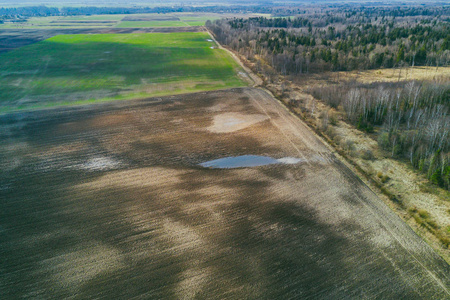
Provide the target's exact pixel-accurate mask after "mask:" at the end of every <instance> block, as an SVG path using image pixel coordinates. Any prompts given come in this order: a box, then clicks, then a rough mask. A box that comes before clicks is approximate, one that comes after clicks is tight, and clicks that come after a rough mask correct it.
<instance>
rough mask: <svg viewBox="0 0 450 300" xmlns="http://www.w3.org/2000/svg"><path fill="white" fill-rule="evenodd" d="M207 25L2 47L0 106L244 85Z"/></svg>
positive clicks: (23, 106)
mask: <svg viewBox="0 0 450 300" xmlns="http://www.w3.org/2000/svg"><path fill="white" fill-rule="evenodd" d="M207 39H209V35H208V34H207V33H204V32H194V33H192V32H188V33H167V34H164V33H149V34H88V35H84V34H77V35H59V36H55V37H53V38H50V39H47V40H45V41H42V42H39V43H36V44H32V45H28V46H25V47H22V48H19V49H16V50H13V51H11V52H8V53H5V54H2V55H0V101H1V102H0V103H1V110H2V111H8V110H14V109H27V108H35V107H46V106H55V105H65V104H75V103H91V102H97V101H109V100H120V99H132V98H143V97H148V96H155V95H166V94H178V93H184V92H193V91H201V90H213V89H219V88H228V87H238V86H244V85H246V83H245V81H244V80H243V79H241V78H240V77H239V76H238V72H240V71H241V69H240V67H239V66H238V65H237V63H236V62H235V61H234V60H233V59H232V58H231V57H230V56H229V55H228V54H227V53H226V52H225V51H223V50H220V49H211V47H212V46H214V44H213V42H210V41H207Z"/></svg>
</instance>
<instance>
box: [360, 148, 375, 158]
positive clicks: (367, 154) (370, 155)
mask: <svg viewBox="0 0 450 300" xmlns="http://www.w3.org/2000/svg"><path fill="white" fill-rule="evenodd" d="M361 157H362V158H363V159H365V160H373V159H374V158H375V156H374V155H373V153H372V151H371V150H364V151H363V153H362V154H361Z"/></svg>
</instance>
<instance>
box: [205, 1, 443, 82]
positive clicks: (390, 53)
mask: <svg viewBox="0 0 450 300" xmlns="http://www.w3.org/2000/svg"><path fill="white" fill-rule="evenodd" d="M449 21H450V7H443V8H434V9H433V8H420V7H419V8H415V9H411V8H405V9H397V8H396V9H391V10H389V9H388V8H370V9H364V10H362V11H361V10H359V9H344V10H339V11H338V10H332V11H330V12H326V13H310V14H306V15H305V16H300V17H284V18H281V17H280V18H265V17H257V18H248V19H231V20H229V19H228V20H227V19H223V20H218V21H215V22H213V23H211V22H209V23H208V24H207V25H208V28H209V29H210V30H211V31H212V32H213V33H214V35H215V36H216V37H217V39H218V40H219V42H221V43H223V44H225V45H228V46H229V47H231V48H232V49H233V50H235V51H238V52H239V53H240V54H242V55H244V56H245V57H246V58H247V59H250V60H255V59H256V60H259V59H262V60H264V61H265V62H267V63H269V65H270V66H271V67H273V68H274V69H275V70H277V71H278V72H280V73H281V74H283V75H290V74H295V75H297V74H302V73H314V72H322V71H350V70H366V69H376V68H380V67H384V68H392V67H402V66H443V65H448V64H449V63H450V22H449Z"/></svg>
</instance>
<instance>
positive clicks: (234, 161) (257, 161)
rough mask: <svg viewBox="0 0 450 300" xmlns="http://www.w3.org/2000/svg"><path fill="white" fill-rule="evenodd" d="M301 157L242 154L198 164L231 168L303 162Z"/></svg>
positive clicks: (215, 167) (206, 166)
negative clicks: (277, 157)
mask: <svg viewBox="0 0 450 300" xmlns="http://www.w3.org/2000/svg"><path fill="white" fill-rule="evenodd" d="M303 161H304V160H303V159H300V158H296V157H283V158H279V159H276V158H273V157H269V156H260V155H242V156H231V157H225V158H220V159H215V160H210V161H207V162H204V163H201V164H200V166H202V167H204V168H212V169H233V168H244V167H259V166H265V165H274V164H289V165H291V164H298V163H301V162H303Z"/></svg>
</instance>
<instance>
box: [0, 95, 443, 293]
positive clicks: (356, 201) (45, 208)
mask: <svg viewBox="0 0 450 300" xmlns="http://www.w3.org/2000/svg"><path fill="white" fill-rule="evenodd" d="M220 116H222V117H220ZM230 116H231V117H232V116H239V118H240V119H242V120H253V121H249V122H248V123H246V124H247V125H248V126H247V127H242V126H240V127H239V126H238V127H229V128H235V130H234V131H233V130H231V129H230V130H227V131H226V132H220V131H219V132H214V131H213V130H212V129H211V128H214V127H211V126H212V125H213V124H214V120H225V122H226V120H227V118H230ZM246 116H247V117H246ZM264 116H266V117H264ZM255 120H256V121H255ZM258 120H259V122H257V121H258ZM0 126H1V128H2V129H3V130H2V131H1V132H0V139H1V140H2V141H3V142H2V143H1V145H0V168H1V169H2V173H1V174H0V193H1V195H2V197H0V214H1V215H0V230H1V231H0V234H1V235H2V238H1V239H0V255H1V257H2V262H1V264H0V269H1V272H0V276H1V277H0V294H1V295H5V299H15V298H21V297H22V298H26V297H33V298H64V297H78V298H81V299H86V298H104V299H112V298H114V299H129V298H133V297H140V298H152V299H153V298H155V299H176V298H195V297H196V298H200V299H348V298H356V299H399V298H403V299H448V298H449V294H448V288H449V277H448V274H449V273H450V269H449V266H448V264H447V263H445V262H444V261H443V260H442V259H441V258H440V257H439V256H438V255H437V254H436V253H435V252H434V251H433V250H432V249H431V248H430V247H429V246H428V245H427V244H426V243H424V242H423V240H422V239H421V238H420V237H418V236H417V235H416V234H415V233H414V232H413V231H412V230H411V229H410V228H409V227H408V226H407V225H405V224H404V223H403V222H402V221H401V220H400V219H399V218H398V217H397V216H396V215H395V214H394V213H393V212H392V211H391V210H390V209H389V208H388V207H386V206H385V205H384V204H383V203H382V201H381V200H380V199H378V198H377V197H376V195H375V194H374V193H372V191H371V190H370V189H369V188H367V186H365V185H364V183H362V182H361V181H360V180H359V179H358V177H357V176H355V175H354V174H353V173H352V172H351V171H350V170H349V169H348V168H347V167H346V166H345V165H343V164H342V163H341V162H340V161H339V160H338V159H336V158H335V157H334V155H333V153H332V152H331V151H330V150H329V149H328V148H327V147H326V146H325V145H324V144H323V143H322V142H321V141H320V140H319V139H317V138H316V137H315V135H314V134H313V133H312V132H311V131H310V130H309V129H308V128H307V127H306V126H305V125H304V124H303V123H302V122H300V121H299V120H298V119H297V118H296V117H295V116H293V115H291V114H290V113H289V112H288V111H287V110H286V109H285V108H284V107H283V106H282V105H281V104H280V103H279V102H277V101H276V100H275V99H273V98H272V96H271V95H270V94H268V93H266V92H265V91H264V90H261V89H255V88H244V89H233V90H227V91H215V92H208V93H196V94H190V95H178V96H169V97H162V98H154V99H148V100H142V101H127V102H114V103H106V104H101V105H92V106H84V107H74V108H58V109H53V110H48V111H39V112H28V113H15V114H9V115H2V116H0ZM246 154H254V155H267V156H272V157H275V158H282V157H298V158H303V159H304V160H305V162H303V163H299V164H294V165H283V164H280V165H269V166H262V167H255V168H240V169H232V170H220V169H204V168H201V167H199V166H198V164H199V163H201V162H204V161H207V160H212V159H217V158H222V157H226V156H237V155H246Z"/></svg>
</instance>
